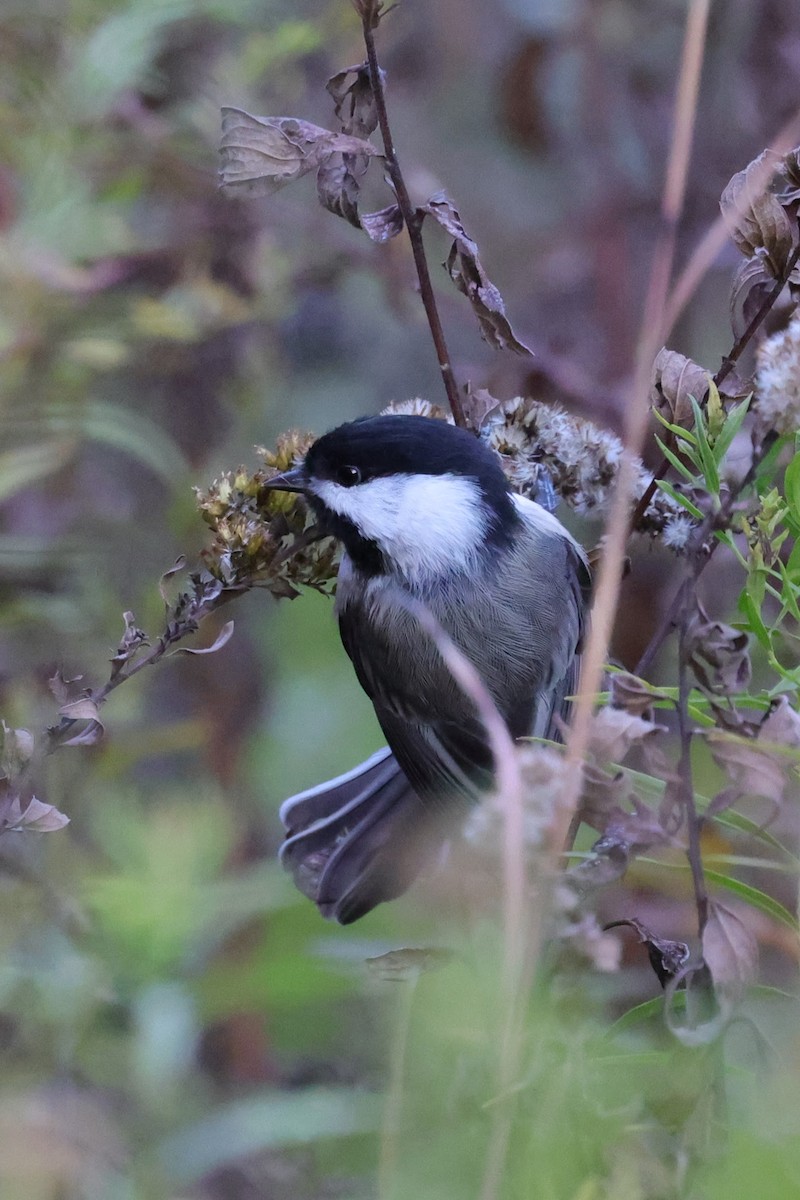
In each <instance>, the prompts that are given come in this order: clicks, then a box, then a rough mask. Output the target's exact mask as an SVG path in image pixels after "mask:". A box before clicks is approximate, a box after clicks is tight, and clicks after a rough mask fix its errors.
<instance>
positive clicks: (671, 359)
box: [650, 346, 709, 426]
mask: <svg viewBox="0 0 800 1200" xmlns="http://www.w3.org/2000/svg"><path fill="white" fill-rule="evenodd" d="M708 383H709V375H708V371H706V370H705V369H704V368H703V367H701V366H700V364H699V363H696V362H693V361H692V359H690V358H687V357H686V356H685V355H684V354H679V353H678V351H677V350H668V349H667V347H666V346H664V347H663V349H661V350H659V352H658V354H657V355H656V360H655V362H654V363H653V375H652V380H651V383H650V403H651V405H652V406H653V408H655V409H656V410H657V411H658V412H660V413H661V415H662V416H663V417H666V419H667V420H668V421H670V422H671V423H672V424H673V425H684V426H691V424H692V421H693V417H692V405H691V402H690V397H691V396H694V398H695V400H696V401H697V403H698V404H702V403H703V402H704V400H705V398H706V396H707V395H708Z"/></svg>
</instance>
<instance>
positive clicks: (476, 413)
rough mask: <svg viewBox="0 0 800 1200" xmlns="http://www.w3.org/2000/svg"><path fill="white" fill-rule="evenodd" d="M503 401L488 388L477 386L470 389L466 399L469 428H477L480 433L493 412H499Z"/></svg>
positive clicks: (465, 408)
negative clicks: (473, 389)
mask: <svg viewBox="0 0 800 1200" xmlns="http://www.w3.org/2000/svg"><path fill="white" fill-rule="evenodd" d="M502 403H503V402H502V400H498V399H497V397H496V396H493V395H492V393H491V392H489V391H487V390H486V388H476V389H475V391H472V390H471V389H470V390H468V391H467V395H466V398H465V400H464V412H465V414H466V416H467V421H468V423H469V428H470V429H476V430H477V431H478V433H480V431H481V430H482V429H483V426H484V425H485V423H486V421H487V420H488V419H489V417H490V416H491V415H492V414H493V413H497V412H499V410H500V406H501V404H502Z"/></svg>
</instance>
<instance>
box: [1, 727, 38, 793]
mask: <svg viewBox="0 0 800 1200" xmlns="http://www.w3.org/2000/svg"><path fill="white" fill-rule="evenodd" d="M33 749H34V737H33V734H32V733H31V732H30V730H28V729H12V728H11V726H9V725H6V723H5V721H0V775H3V776H5V777H6V778H10V779H13V778H14V777H15V776H16V775H19V773H20V772H21V771H22V770H23V769H24V768H25V767H26V766H27V764H28V763H29V762H30V760H31V758H32V757H33Z"/></svg>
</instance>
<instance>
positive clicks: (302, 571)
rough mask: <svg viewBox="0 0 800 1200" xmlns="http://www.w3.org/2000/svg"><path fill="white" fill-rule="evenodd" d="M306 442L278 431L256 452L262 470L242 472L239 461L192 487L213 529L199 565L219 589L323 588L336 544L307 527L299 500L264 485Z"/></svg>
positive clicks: (277, 592) (280, 592)
mask: <svg viewBox="0 0 800 1200" xmlns="http://www.w3.org/2000/svg"><path fill="white" fill-rule="evenodd" d="M312 441H313V438H312V437H311V436H309V435H308V434H301V433H297V432H292V433H286V434H283V435H282V436H281V437H280V438H279V439H278V442H277V445H276V447H275V449H274V450H264V449H263V448H262V449H260V450H259V453H260V454H261V456H262V458H263V460H264V467H263V468H260V469H259V470H257V471H254V472H248V471H247V470H246V468H244V467H240V468H239V469H238V470H237V471H235V472H226V474H224V475H222V476H221V477H220V478H219V479H217V480H215V481H214V483H212V484H211V486H210V487H209V488H208V489H207V490H206V491H202V490H200V489H199V488H198V489H196V493H197V504H198V507H199V509H200V512H201V515H202V517H203V520H204V521H205V522H206V523H207V524H208V525H210V526H211V528H212V529H213V531H214V540H213V542H212V544H211V546H210V547H209V548H208V549H207V550H206V551H205V552H204V555H203V558H204V562H205V566H206V568H207V569H208V571H209V572H210V573H211V574H212V575H213V576H214V577H215V578H216V579H219V580H220V581H221V583H222V584H223V585H224V586H225V587H237V588H246V587H262V588H265V589H266V590H267V591H270V592H272V594H273V595H274V596H279V597H287V598H289V599H291V598H293V597H294V596H296V595H297V594H298V591H297V588H298V587H299V586H305V587H310V588H314V589H315V590H317V591H321V592H325V591H328V590H329V589H330V586H331V582H332V580H333V579H334V578H335V576H336V569H337V562H336V559H337V548H336V544H335V543H334V542H333V540H332V539H331V538H323V537H320V536H319V535H318V534H316V533H315V530H314V527H313V522H312V520H311V517H310V514H309V510H308V508H307V506H306V504H305V503H304V501H303V500H302V499H301V498H299V497H298V496H296V495H293V494H289V493H286V492H278V491H271V490H268V489H267V488H265V486H264V484H265V483H266V481H267V479H268V478H269V477H270V476H271V475H272V474H274V471H275V470H278V471H284V470H287V469H288V468H289V467H291V466H292V465H293V463H294V462H295V461H296V460H297V459H299V458H302V456H303V455H304V454H305V452H306V450H307V449H308V447H309V446H310V445H311V443H312Z"/></svg>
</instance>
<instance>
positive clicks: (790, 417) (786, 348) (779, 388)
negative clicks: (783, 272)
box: [754, 309, 800, 436]
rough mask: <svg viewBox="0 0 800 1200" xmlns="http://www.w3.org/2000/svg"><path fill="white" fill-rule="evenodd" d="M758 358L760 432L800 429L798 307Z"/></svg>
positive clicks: (799, 321)
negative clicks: (784, 326)
mask: <svg viewBox="0 0 800 1200" xmlns="http://www.w3.org/2000/svg"><path fill="white" fill-rule="evenodd" d="M756 361H757V366H756V393H755V394H756V397H757V399H756V402H755V404H754V411H755V414H756V427H757V430H758V433H759V435H760V436H763V435H764V434H765V433H767V432H769V431H770V430H774V431H775V433H779V434H786V433H793V432H794V431H795V430H796V429H800V311H798V310H797V309H795V311H794V312H793V313H792V317H791V320H790V321H789V324H788V325H787V326H786V328H785V329H782V330H781V331H780V333H775V334H773V335H772V337H769V338H766V340H765V341H763V342H762V343H761V345H760V346H759V348H758V355H757V360H756Z"/></svg>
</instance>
